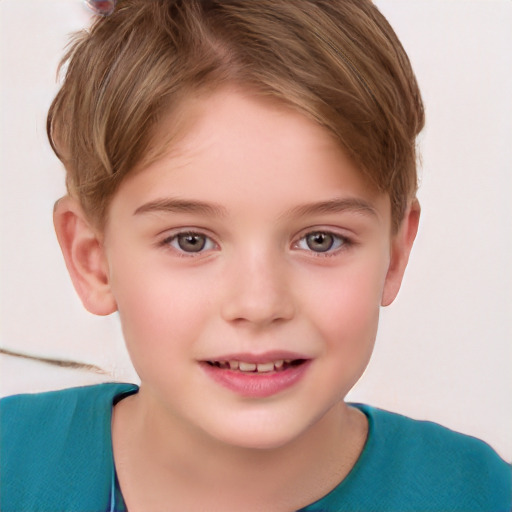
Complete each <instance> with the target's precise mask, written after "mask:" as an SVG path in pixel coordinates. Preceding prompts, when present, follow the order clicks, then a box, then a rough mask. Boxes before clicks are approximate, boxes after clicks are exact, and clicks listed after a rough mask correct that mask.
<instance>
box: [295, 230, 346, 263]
mask: <svg viewBox="0 0 512 512" xmlns="http://www.w3.org/2000/svg"><path fill="white" fill-rule="evenodd" d="M319 235H322V236H328V237H332V238H333V245H336V247H334V248H333V247H332V246H331V247H328V248H327V249H326V250H325V251H314V250H313V249H311V247H309V246H308V247H307V248H301V247H300V246H299V244H300V243H301V242H305V243H306V244H307V239H308V237H310V236H319ZM353 245H354V241H353V240H352V239H350V238H348V237H346V236H343V235H340V234H339V233H334V232H332V231H329V230H328V229H315V230H311V231H308V232H307V233H305V234H304V235H303V236H301V237H300V238H299V240H298V241H297V242H296V243H295V244H294V247H296V248H298V249H299V250H302V251H304V252H308V253H311V254H312V255H313V256H314V257H315V258H329V257H332V256H336V255H337V254H339V253H340V252H341V251H346V250H347V249H349V248H350V247H352V246H353Z"/></svg>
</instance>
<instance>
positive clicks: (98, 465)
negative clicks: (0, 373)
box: [0, 384, 137, 512]
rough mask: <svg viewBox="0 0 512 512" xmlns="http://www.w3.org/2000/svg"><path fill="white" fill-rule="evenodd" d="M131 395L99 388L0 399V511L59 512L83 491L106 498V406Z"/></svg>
mask: <svg viewBox="0 0 512 512" xmlns="http://www.w3.org/2000/svg"><path fill="white" fill-rule="evenodd" d="M136 390H137V387H136V386H134V385H132V384H100V385H96V386H87V387H80V388H71V389H65V390H62V391H52V392H46V393H37V394H24V395H16V396H11V397H6V398H4V399H2V400H1V401H0V421H1V428H0V450H1V453H2V456H1V459H0V464H1V473H2V493H1V506H0V508H1V510H2V511H5V512H7V511H9V510H24V511H35V510H49V509H52V510H61V509H62V510H65V508H61V505H62V504H63V503H64V502H65V501H66V500H67V501H68V503H78V502H77V501H76V500H81V499H83V496H82V490H83V489H86V488H87V489H88V492H90V491H89V490H90V489H91V488H97V487H99V489H102V487H103V490H99V494H101V493H102V492H103V493H110V489H109V486H110V480H109V479H110V476H108V479H107V481H106V482H104V480H105V473H107V474H108V473H109V472H110V471H111V469H112V467H113V466H112V464H113V463H112V460H113V459H112V451H111V450H112V448H111V437H110V422H111V413H112V405H113V403H114V402H115V401H116V400H118V399H119V398H120V397H122V396H124V395H125V394H130V393H134V392H136ZM90 486H92V487H90ZM95 486H96V487H95ZM72 500H75V501H74V502H73V501H72ZM73 506H74V505H73ZM73 506H72V507H71V509H74V508H73ZM68 510H70V509H69V508H68ZM77 510H78V509H77Z"/></svg>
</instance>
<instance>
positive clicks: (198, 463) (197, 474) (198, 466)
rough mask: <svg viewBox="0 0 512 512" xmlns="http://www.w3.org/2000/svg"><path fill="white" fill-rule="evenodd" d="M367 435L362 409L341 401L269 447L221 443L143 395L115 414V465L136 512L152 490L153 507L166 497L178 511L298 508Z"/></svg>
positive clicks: (339, 475) (345, 468)
mask: <svg viewBox="0 0 512 512" xmlns="http://www.w3.org/2000/svg"><path fill="white" fill-rule="evenodd" d="M366 434H367V422H366V418H365V417H364V415H363V414H362V413H361V412H359V411H357V410H355V409H352V408H350V407H348V406H347V405H346V404H345V403H343V402H340V403H339V404H337V405H336V406H335V407H333V408H332V409H331V410H330V411H328V413H327V414H325V415H324V417H322V418H321V419H320V420H318V421H317V422H316V423H315V424H314V425H313V426H311V427H310V428H309V429H308V430H307V431H306V432H304V433H302V434H301V435H299V436H298V437H297V438H295V439H293V440H291V441H289V442H288V443H286V444H284V445H282V446H279V447H276V448H271V449H253V448H245V447H238V446H232V445H228V444H226V443H223V442H220V441H218V440H216V439H213V438H211V437H209V436H208V435H207V434H206V433H204V432H203V431H200V430H199V429H197V428H191V427H190V425H183V424H180V422H179V421H178V420H176V418H169V417H168V416H166V415H164V414H160V413H159V411H158V410H157V409H156V408H152V407H151V405H150V404H148V403H145V402H144V400H141V396H139V395H133V396H132V397H128V398H127V399H125V400H123V401H121V402H120V403H119V404H118V405H117V406H116V408H115V411H114V419H113V445H114V457H115V461H116V468H117V472H118V477H119V481H120V483H121V488H122V491H123V495H124V497H125V499H126V501H127V504H128V508H129V509H130V510H131V511H132V510H133V511H136V510H137V508H138V507H137V503H141V505H142V504H143V503H144V502H145V503H146V507H147V506H148V502H147V497H148V496H152V497H154V500H155V503H154V507H153V508H155V509H165V508H166V507H165V506H163V508H162V505H164V504H166V503H167V504H169V503H173V504H175V506H176V507H177V509H178V510H195V509H197V510H202V509H205V508H204V505H201V502H202V503H203V504H204V503H207V504H209V505H208V506H206V508H207V509H208V510H214V508H212V503H215V504H216V507H218V508H216V509H217V510H246V511H249V510H252V509H253V510H275V511H278V510H290V509H299V508H302V507H304V506H305V505H307V504H309V503H312V502H314V501H316V500H317V499H319V498H321V497H322V496H323V495H325V494H326V493H328V492H329V491H330V490H331V489H333V488H334V487H335V486H336V485H337V484H338V483H339V482H340V481H341V480H342V479H343V478H344V477H345V476H346V475H347V474H348V473H349V471H350V469H351V468H352V467H353V465H354V464H355V462H356V460H357V458H358V456H359V454H360V453H361V450H362V448H363V446H364V442H365V440H366ZM198 490H200V491H199V492H198ZM138 496H141V497H143V498H144V499H143V500H142V501H139V497H138ZM251 507H253V508H251ZM140 508H141V509H142V506H141V507H140ZM150 508H151V507H150ZM146 510H147V508H146Z"/></svg>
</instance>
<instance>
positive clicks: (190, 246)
mask: <svg viewBox="0 0 512 512" xmlns="http://www.w3.org/2000/svg"><path fill="white" fill-rule="evenodd" d="M175 240H176V243H177V244H178V247H179V248H180V249H181V250H182V251H184V252H200V251H202V250H203V249H204V248H205V247H206V241H207V237H206V236H204V235H201V234H199V233H183V234H181V235H177V236H176V237H175Z"/></svg>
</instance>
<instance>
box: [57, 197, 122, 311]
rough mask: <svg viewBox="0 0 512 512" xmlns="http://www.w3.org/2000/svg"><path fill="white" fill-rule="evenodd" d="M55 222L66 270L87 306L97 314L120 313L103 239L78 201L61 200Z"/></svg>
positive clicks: (69, 198) (71, 199)
mask: <svg viewBox="0 0 512 512" xmlns="http://www.w3.org/2000/svg"><path fill="white" fill-rule="evenodd" d="M53 223H54V226H55V232H56V233H57V239H58V240H59V244H60V248H61V250H62V254H63V256H64V260H65V262H66V267H67V269H68V272H69V275H70V276H71V280H72V281H73V285H74V287H75V290H76V291H77V293H78V295H79V297H80V299H81V300H82V303H83V305H84V307H85V308H86V309H87V310H88V311H89V312H91V313H94V314H96V315H109V314H110V313H113V312H114V311H116V310H117V305H116V301H115V298H114V296H113V294H112V291H111V289H110V283H109V273H108V264H107V259H106V257H105V252H104V248H103V245H102V242H101V239H100V236H99V234H98V232H97V231H96V230H95V229H93V227H92V226H91V225H90V223H89V222H88V221H87V219H86V217H85V215H84V213H83V211H82V208H81V207H80V205H79V204H78V202H77V201H76V200H75V199H73V198H71V197H69V196H65V197H63V198H62V199H60V200H59V201H58V202H57V203H56V204H55V209H54V212H53Z"/></svg>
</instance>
